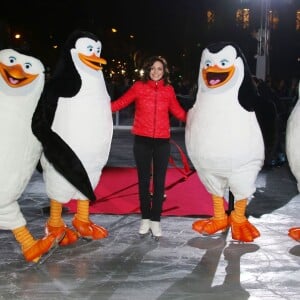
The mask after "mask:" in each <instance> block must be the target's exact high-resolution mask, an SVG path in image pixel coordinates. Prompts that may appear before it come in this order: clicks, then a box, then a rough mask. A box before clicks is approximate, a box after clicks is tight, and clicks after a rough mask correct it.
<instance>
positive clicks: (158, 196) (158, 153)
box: [133, 136, 171, 221]
mask: <svg viewBox="0 0 300 300" xmlns="http://www.w3.org/2000/svg"><path fill="white" fill-rule="evenodd" d="M170 147H171V146H170V140H169V139H154V138H148V137H142V136H135V138H134V146H133V153H134V158H135V162H136V167H137V172H138V182H139V183H138V185H139V198H140V209H141V214H142V219H150V220H152V221H160V215H161V212H162V204H163V200H164V191H165V179H166V173H167V168H168V163H169V157H170ZM151 174H152V177H153V197H152V199H151V195H150V179H151ZM151 200H152V201H151Z"/></svg>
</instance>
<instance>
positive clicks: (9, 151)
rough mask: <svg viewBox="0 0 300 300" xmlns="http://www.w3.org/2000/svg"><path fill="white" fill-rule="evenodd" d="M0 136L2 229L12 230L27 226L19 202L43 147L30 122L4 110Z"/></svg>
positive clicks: (15, 113)
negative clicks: (33, 132)
mask: <svg viewBox="0 0 300 300" xmlns="http://www.w3.org/2000/svg"><path fill="white" fill-rule="evenodd" d="M0 106H1V105H0ZM0 136H1V139H2V140H1V147H0V215H1V218H0V219H1V220H0V227H1V228H2V229H3V228H4V229H13V228H16V227H18V226H22V225H24V224H25V219H24V217H23V215H22V213H21V212H20V208H19V205H18V202H17V200H18V198H19V197H20V196H21V194H22V192H23V191H24V189H25V188H26V186H27V184H28V182H29V180H30V178H31V176H32V174H33V172H34V170H35V167H36V165H37V163H38V160H39V158H40V155H41V151H42V146H41V144H40V143H39V141H38V140H37V139H36V137H35V136H34V135H33V134H32V131H31V118H29V117H24V114H23V115H22V114H20V113H18V112H17V111H13V110H11V111H10V110H9V109H8V107H6V108H5V109H3V107H2V106H1V107H0Z"/></svg>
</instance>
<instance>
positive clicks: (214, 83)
mask: <svg viewBox="0 0 300 300" xmlns="http://www.w3.org/2000/svg"><path fill="white" fill-rule="evenodd" d="M234 71H235V67H234V65H232V66H231V67H229V68H226V69H221V68H219V67H218V66H211V67H208V68H207V69H202V77H203V79H204V82H205V84H206V86H207V87H209V88H217V87H220V86H222V85H224V84H225V83H226V82H228V81H229V80H230V79H231V78H232V76H233V74H234Z"/></svg>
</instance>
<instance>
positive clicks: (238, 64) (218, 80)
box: [199, 45, 244, 93]
mask: <svg viewBox="0 0 300 300" xmlns="http://www.w3.org/2000/svg"><path fill="white" fill-rule="evenodd" d="M243 77H244V65H243V61H242V59H241V58H240V57H237V52H236V50H235V48H234V47H233V46H231V45H228V46H226V47H224V48H223V49H222V50H221V51H219V52H218V53H211V52H209V50H208V49H204V50H203V53H202V57H201V61H200V72H199V87H200V88H201V91H203V92H209V93H210V92H211V93H220V92H223V91H225V90H227V89H229V88H231V87H233V86H238V87H239V86H240V84H241V82H242V80H243Z"/></svg>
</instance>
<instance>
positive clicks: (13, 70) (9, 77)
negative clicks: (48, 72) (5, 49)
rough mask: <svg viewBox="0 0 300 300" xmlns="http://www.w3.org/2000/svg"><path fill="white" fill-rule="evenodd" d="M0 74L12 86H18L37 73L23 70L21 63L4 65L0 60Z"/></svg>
mask: <svg viewBox="0 0 300 300" xmlns="http://www.w3.org/2000/svg"><path fill="white" fill-rule="evenodd" d="M0 74H1V76H2V77H3V79H4V80H5V82H6V83H7V84H8V85H9V86H10V87H12V88H18V87H21V86H24V85H27V84H29V83H30V82H32V81H33V80H34V79H35V78H36V77H37V76H38V74H28V73H26V72H24V70H23V68H22V66H21V65H19V64H18V65H13V66H6V65H4V64H3V63H1V62H0Z"/></svg>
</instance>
